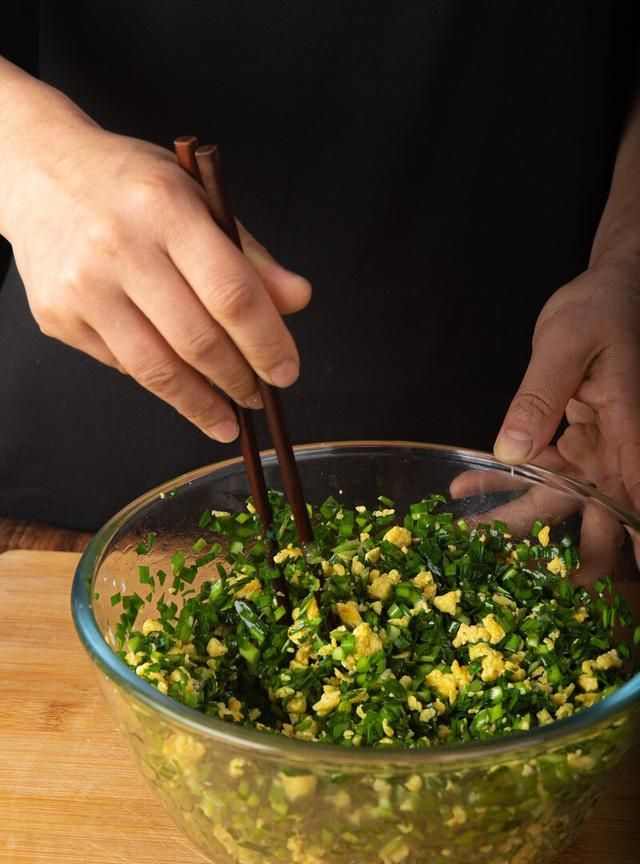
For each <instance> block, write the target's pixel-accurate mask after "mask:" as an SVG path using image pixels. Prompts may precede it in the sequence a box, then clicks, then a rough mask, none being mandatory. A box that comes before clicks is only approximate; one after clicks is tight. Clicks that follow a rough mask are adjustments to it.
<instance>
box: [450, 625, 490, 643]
mask: <svg viewBox="0 0 640 864" xmlns="http://www.w3.org/2000/svg"><path fill="white" fill-rule="evenodd" d="M490 639H491V636H490V635H489V631H488V630H486V629H485V628H484V627H481V626H479V625H477V624H461V625H460V627H459V628H458V632H457V633H456V635H455V638H454V640H453V642H452V645H453V647H454V648H461V647H462V646H463V645H468V644H469V643H470V642H471V643H475V642H489V640H490Z"/></svg>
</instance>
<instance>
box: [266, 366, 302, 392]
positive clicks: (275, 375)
mask: <svg viewBox="0 0 640 864" xmlns="http://www.w3.org/2000/svg"><path fill="white" fill-rule="evenodd" d="M297 377H298V364H297V363H294V361H293V360H285V361H284V362H283V363H280V364H279V365H278V366H274V368H273V369H272V370H271V371H270V372H269V380H270V381H271V383H272V384H275V386H276V387H288V386H289V385H290V384H293V382H294V381H295V380H296V378H297Z"/></svg>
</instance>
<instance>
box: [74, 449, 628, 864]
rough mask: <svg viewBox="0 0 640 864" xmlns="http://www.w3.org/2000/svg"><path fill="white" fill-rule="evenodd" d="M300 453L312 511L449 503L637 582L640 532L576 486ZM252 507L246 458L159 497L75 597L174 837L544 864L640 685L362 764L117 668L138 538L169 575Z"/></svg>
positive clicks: (360, 452)
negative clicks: (237, 720)
mask: <svg viewBox="0 0 640 864" xmlns="http://www.w3.org/2000/svg"><path fill="white" fill-rule="evenodd" d="M296 454H297V460H298V465H299V469H300V474H301V479H302V484H303V488H304V490H305V494H306V497H307V500H309V501H313V502H314V503H320V502H321V501H323V500H324V499H325V498H326V497H327V496H328V495H330V494H331V495H333V496H334V497H335V498H336V499H338V500H339V501H341V502H343V503H344V504H345V505H347V506H354V505H356V504H361V503H362V504H366V505H369V506H371V505H372V504H375V501H376V498H377V496H378V495H381V494H382V495H385V496H388V497H390V498H392V499H393V500H394V501H395V502H396V506H397V508H398V510H399V511H402V510H403V508H405V507H406V506H407V505H408V504H409V503H412V502H414V501H419V500H420V499H422V498H423V497H426V496H427V495H429V494H431V493H441V494H444V495H445V496H446V497H447V498H449V499H451V500H450V506H449V507H448V509H449V510H452V511H453V513H454V514H455V515H457V516H464V518H465V519H466V520H467V521H468V522H472V521H473V520H474V519H478V518H479V517H483V518H485V517H486V518H492V517H493V516H497V517H500V518H503V519H504V520H505V521H506V522H507V523H508V525H509V529H510V530H511V531H512V532H513V534H514V536H517V535H518V534H519V533H522V534H523V535H526V534H528V532H529V530H530V528H531V525H532V523H533V521H534V520H535V519H536V518H538V519H540V520H542V521H543V522H545V523H548V524H550V525H551V526H552V532H556V531H558V532H562V535H564V534H569V535H571V536H572V537H573V538H575V539H576V540H580V547H581V552H582V556H583V564H584V567H583V569H581V571H580V573H581V581H583V580H586V581H587V582H588V581H590V580H594V579H595V578H597V577H599V576H603V575H606V574H609V575H611V576H613V577H614V578H620V577H621V576H622V578H624V579H625V580H628V579H634V578H635V577H637V568H636V564H635V561H634V556H633V545H634V543H633V542H631V541H630V539H629V538H630V537H631V540H633V541H634V542H635V539H636V537H637V536H639V535H638V534H637V532H638V531H640V520H639V519H638V517H636V516H635V515H633V514H632V513H629V512H627V511H625V510H624V509H623V508H621V507H619V506H618V505H616V504H615V503H614V502H612V501H608V500H607V499H605V498H603V497H602V496H601V495H600V494H599V493H598V492H597V491H595V490H594V489H591V488H589V487H587V486H585V485H582V484H581V483H579V482H577V481H574V480H572V479H570V478H567V477H562V476H559V475H556V474H553V473H552V472H550V471H547V470H544V469H542V468H538V467H534V466H522V467H518V468H511V467H508V466H505V465H502V464H501V463H499V462H497V461H496V460H494V459H493V458H492V457H490V456H488V455H486V454H482V453H476V452H472V451H467V450H459V449H453V448H448V447H440V446H433V445H423V444H412V443H403V442H351V443H340V444H321V445H309V446H305V447H298V448H296ZM263 466H264V470H265V475H266V480H267V484H268V485H269V487H270V488H276V489H279V488H282V487H281V482H280V477H279V474H278V467H277V462H276V460H275V457H274V455H273V454H272V453H266V454H263ZM247 495H248V488H247V481H246V475H245V471H244V468H243V464H242V462H241V460H239V459H233V460H230V461H227V462H222V463H219V464H217V465H213V466H208V467H205V468H202V469H200V470H198V471H194V472H192V473H190V474H187V475H185V476H183V477H180V478H178V479H177V480H174V481H171V482H169V483H167V484H165V485H164V486H161V487H158V488H157V489H154V490H153V491H151V492H149V493H148V494H146V495H144V496H143V497H141V498H139V499H138V500H137V501H135V502H134V503H133V504H131V505H130V506H129V507H127V508H125V509H124V510H123V511H122V512H120V513H119V514H118V515H117V516H115V517H114V518H113V519H112V520H111V521H110V522H108V523H107V524H106V525H105V526H104V527H103V528H102V529H101V530H100V531H99V532H98V534H97V535H96V536H95V538H94V539H93V541H92V542H91V544H90V545H89V547H88V549H87V551H86V552H85V554H84V556H83V557H82V560H81V561H80V564H79V565H78V569H77V572H76V576H75V580H74V584H73V597H72V606H73V616H74V620H75V624H76V627H77V630H78V633H79V636H80V639H81V641H82V643H83V645H84V647H85V648H86V650H87V652H88V653H89V655H90V657H91V659H92V661H93V663H94V668H95V671H96V673H97V678H98V682H99V685H100V688H101V690H102V692H103V694H104V697H105V699H106V701H107V703H108V705H109V707H110V709H111V711H112V712H113V715H114V717H115V719H116V721H117V723H118V726H119V728H120V730H121V731H122V733H123V735H124V737H125V738H126V740H127V742H128V744H129V747H130V749H131V751H132V752H133V754H134V757H135V759H136V760H137V762H138V763H139V765H140V768H141V769H142V771H143V773H144V774H145V776H146V777H147V779H148V780H149V782H150V783H151V785H152V787H153V789H154V791H155V793H156V795H157V797H158V798H159V799H160V801H161V802H162V803H163V804H164V806H165V807H166V809H167V810H168V812H169V813H170V814H171V816H172V817H173V819H174V820H175V822H176V823H177V824H178V825H179V826H180V827H181V828H182V829H183V830H184V832H185V833H186V834H187V835H188V837H189V838H190V839H191V840H192V841H193V843H195V845H196V846H197V847H198V848H200V849H201V850H202V851H203V852H204V853H205V854H207V855H208V856H210V857H211V858H212V859H213V860H214V861H216V862H219V864H231V862H237V864H264V862H270V861H271V862H294V864H362V862H365V861H366V862H370V861H376V860H379V861H382V862H383V864H399V862H407V864H411V862H425V864H461V862H465V864H496V862H500V864H534V862H535V864H544V862H548V861H551V860H552V859H553V858H554V857H555V856H556V855H557V854H558V852H559V851H560V850H561V849H562V848H563V847H564V846H566V845H567V844H568V843H569V841H570V840H571V838H572V836H573V834H574V832H575V831H576V829H577V828H578V827H579V826H580V825H581V823H582V822H583V821H584V819H585V818H586V816H587V815H588V814H589V812H590V811H591V809H592V807H593V805H594V804H595V802H596V801H597V799H598V798H599V796H600V795H601V794H602V792H603V790H604V788H605V785H606V782H607V779H608V777H609V775H610V774H611V772H612V771H613V770H614V769H615V767H616V765H617V764H618V763H619V762H620V760H621V759H622V757H623V756H624V754H625V752H626V750H627V749H628V748H629V746H630V743H631V742H632V740H633V737H634V731H635V730H636V729H637V727H636V724H635V721H637V716H638V715H637V709H638V707H639V706H640V676H638V675H636V676H635V677H634V678H632V679H631V680H629V681H628V682H627V683H626V684H625V685H624V686H623V687H622V688H620V689H619V690H618V691H616V692H615V693H614V694H613V695H612V696H610V697H609V698H607V699H605V700H603V701H602V702H599V703H597V704H595V705H594V706H593V707H590V708H587V709H584V710H582V711H580V712H577V713H576V714H574V715H573V716H571V717H569V718H567V719H563V720H560V721H557V722H554V723H551V724H548V725H545V726H540V727H536V728H535V729H533V730H532V731H529V732H517V733H512V734H510V735H507V736H504V737H499V738H493V739H489V740H484V741H479V742H472V743H468V744H460V745H444V746H437V747H433V748H428V749H415V750H397V749H392V748H388V747H384V748H372V749H363V748H360V749H356V748H346V747H339V746H337V745H326V744H320V743H313V742H305V741H298V740H292V739H289V738H285V737H283V736H274V735H269V734H265V733H261V732H258V731H253V730H248V729H244V728H242V727H240V726H235V725H233V724H231V723H227V722H224V721H222V720H218V719H216V718H209V717H207V716H204V715H202V714H200V713H198V712H196V711H193V710H191V709H189V708H187V707H186V706H184V705H182V704H179V703H178V702H175V701H174V700H172V699H170V698H169V697H167V696H164V695H163V694H161V693H160V692H158V691H157V690H155V689H154V688H153V687H151V686H150V685H149V684H148V683H147V682H145V681H144V680H142V679H141V678H139V677H138V676H137V675H136V674H135V672H134V671H133V670H132V669H130V668H129V667H128V666H127V665H126V664H125V663H124V662H123V661H122V660H120V658H119V657H118V656H117V655H116V654H115V653H114V651H113V650H112V648H111V645H113V642H114V639H113V631H114V628H115V626H116V624H117V621H118V618H119V610H116V609H112V607H111V603H110V597H111V596H112V595H113V594H114V593H116V592H122V594H124V593H127V592H133V591H141V588H140V585H139V574H138V565H139V563H140V561H141V559H140V558H139V556H138V554H137V553H136V546H137V545H138V544H139V543H140V541H141V540H143V539H144V537H145V536H146V535H147V532H149V531H154V532H156V533H157V535H158V539H157V540H156V543H155V545H154V547H153V549H152V551H151V552H150V553H149V555H147V556H146V557H145V558H144V559H142V560H143V561H144V563H145V564H150V565H151V567H152V570H153V569H155V568H159V567H163V566H165V567H168V568H169V569H170V559H171V556H172V555H173V553H174V552H175V551H176V550H178V549H189V548H190V547H191V546H192V544H193V543H194V542H195V541H196V539H197V538H198V537H199V536H200V533H201V532H200V529H199V528H198V519H199V516H200V514H201V513H202V511H203V510H204V509H206V508H213V509H219V510H234V509H242V508H243V507H244V503H245V500H246V497H247ZM452 496H453V497H452ZM562 535H560V536H562ZM580 538H581V539H580ZM148 587H149V586H146V585H145V586H143V589H144V590H142V591H141V593H144V592H145V591H146V590H147V589H148ZM139 614H140V616H143V617H144V616H145V610H144V609H142V610H141V611H140V613H139Z"/></svg>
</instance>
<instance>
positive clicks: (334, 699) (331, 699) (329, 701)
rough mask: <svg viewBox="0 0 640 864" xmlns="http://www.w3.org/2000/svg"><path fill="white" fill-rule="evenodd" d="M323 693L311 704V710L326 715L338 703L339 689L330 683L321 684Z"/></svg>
mask: <svg viewBox="0 0 640 864" xmlns="http://www.w3.org/2000/svg"><path fill="white" fill-rule="evenodd" d="M323 690H324V693H323V694H322V696H321V697H320V699H318V701H317V702H316V703H315V705H314V706H313V710H314V711H315V712H316V714H319V715H320V716H321V717H326V716H327V714H331V712H332V711H335V710H336V708H337V707H338V705H339V704H340V698H341V697H340V689H339V688H338V687H334V686H333V685H332V684H324V685H323Z"/></svg>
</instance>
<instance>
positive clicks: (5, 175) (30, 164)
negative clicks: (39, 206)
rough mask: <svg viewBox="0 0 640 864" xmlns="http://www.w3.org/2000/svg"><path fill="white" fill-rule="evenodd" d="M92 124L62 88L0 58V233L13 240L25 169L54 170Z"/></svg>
mask: <svg viewBox="0 0 640 864" xmlns="http://www.w3.org/2000/svg"><path fill="white" fill-rule="evenodd" d="M92 126H93V127H95V124H94V122H93V121H92V120H91V118H89V117H88V116H87V115H86V114H85V113H84V112H83V111H81V110H80V109H79V108H78V106H77V105H75V104H74V103H73V102H72V101H71V100H70V99H68V98H67V97H66V96H65V95H64V94H63V93H61V92H60V91H59V90H56V89H55V88H53V87H50V86H49V85H48V84H44V83H42V82H41V81H38V79H37V78H33V77H32V76H31V75H28V74H27V73H26V72H23V70H22V69H20V68H18V67H17V66H14V65H13V64H12V63H9V61H7V60H5V59H4V58H2V57H0V234H3V235H4V236H5V237H8V239H9V240H11V224H12V222H13V220H14V218H15V214H16V213H17V212H18V210H19V207H18V203H19V199H20V197H21V186H22V184H23V183H24V182H25V178H26V177H27V176H28V175H29V173H30V172H31V171H33V172H36V173H41V172H47V171H48V170H51V169H53V168H54V166H55V164H56V162H57V161H58V159H59V158H60V156H61V154H62V149H63V148H64V147H65V146H67V145H66V143H65V142H66V141H69V140H71V138H72V136H73V133H74V130H79V129H85V130H86V129H88V128H90V127H92Z"/></svg>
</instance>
